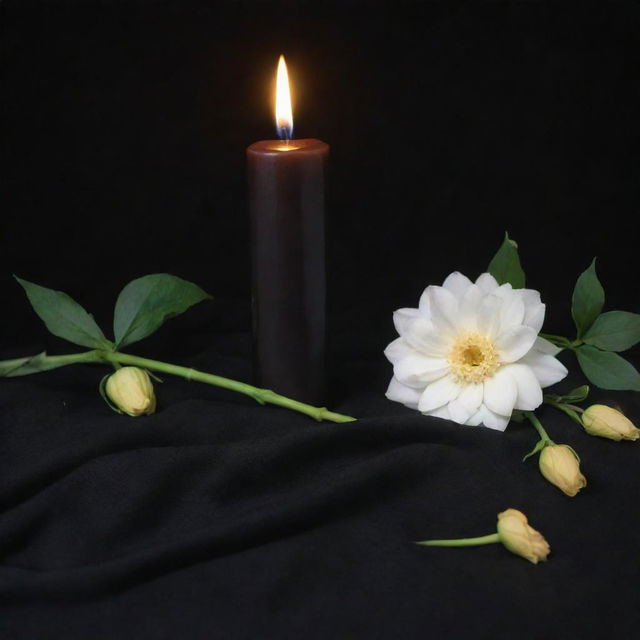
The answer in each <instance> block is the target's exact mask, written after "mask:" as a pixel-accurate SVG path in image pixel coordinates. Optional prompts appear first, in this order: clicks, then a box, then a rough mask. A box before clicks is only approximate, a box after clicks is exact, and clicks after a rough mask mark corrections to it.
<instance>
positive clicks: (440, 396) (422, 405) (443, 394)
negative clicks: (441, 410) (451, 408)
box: [418, 375, 461, 413]
mask: <svg viewBox="0 0 640 640" xmlns="http://www.w3.org/2000/svg"><path fill="white" fill-rule="evenodd" d="M460 391H461V389H460V385H459V384H458V383H457V382H456V381H455V379H454V377H453V376H451V375H447V376H444V377H443V378H440V379H439V380H436V381H435V382H432V383H431V384H429V385H428V386H427V388H426V389H425V390H424V392H423V393H422V395H421V396H420V400H419V402H418V409H419V410H420V411H422V412H423V413H424V412H426V411H433V409H437V408H438V407H441V406H442V405H444V404H448V403H449V402H451V400H455V399H456V398H457V397H458V394H459V393H460Z"/></svg>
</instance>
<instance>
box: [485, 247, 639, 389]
mask: <svg viewBox="0 0 640 640" xmlns="http://www.w3.org/2000/svg"><path fill="white" fill-rule="evenodd" d="M488 270H489V273H491V275H492V276H493V277H494V278H495V279H496V280H497V281H498V283H499V284H504V283H506V282H508V283H510V284H511V285H512V286H513V287H514V288H516V289H520V288H523V287H524V286H525V274H524V270H523V268H522V265H521V264H520V257H519V255H518V245H517V244H516V243H515V242H514V241H513V240H512V239H511V238H509V235H508V234H506V235H505V239H504V241H503V243H502V245H501V246H500V248H499V249H498V252H497V253H496V255H495V256H494V258H493V259H492V260H491V262H490V263H489V269H488ZM604 302H605V293H604V288H603V287H602V284H601V283H600V280H599V279H598V275H597V273H596V259H595V258H594V259H593V261H592V262H591V264H590V265H589V267H588V268H587V269H586V270H585V271H584V272H583V273H582V274H580V277H579V278H578V280H577V282H576V284H575V287H574V289H573V295H572V299H571V315H572V316H573V321H574V324H575V326H576V337H575V338H573V339H571V338H568V337H564V336H559V335H554V334H547V333H541V334H540V335H541V336H542V337H543V338H546V339H547V340H549V341H550V342H552V343H553V344H555V345H556V346H558V347H560V348H561V349H569V350H571V351H573V352H574V353H575V354H576V357H577V359H578V363H579V365H580V368H581V369H582V371H583V373H584V375H585V376H586V377H587V379H588V380H589V381H590V382H591V383H592V384H594V385H595V386H597V387H600V388H601V389H609V390H615V391H640V373H638V370H637V369H636V368H635V367H634V366H633V365H632V364H631V363H630V362H629V361H628V360H626V359H625V358H623V357H622V356H620V355H618V354H619V352H621V351H627V350H628V349H630V348H631V347H633V346H634V345H636V344H637V343H638V342H640V314H637V313H632V312H630V311H606V312H603V311H602V310H603V308H604Z"/></svg>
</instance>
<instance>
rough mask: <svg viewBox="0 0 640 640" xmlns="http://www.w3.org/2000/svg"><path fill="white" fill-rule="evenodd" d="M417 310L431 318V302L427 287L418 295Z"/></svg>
mask: <svg viewBox="0 0 640 640" xmlns="http://www.w3.org/2000/svg"><path fill="white" fill-rule="evenodd" d="M418 310H419V311H420V315H422V316H424V317H425V318H427V319H431V303H430V302H429V287H427V288H426V289H425V290H424V291H423V292H422V295H421V296H420V301H419V302H418Z"/></svg>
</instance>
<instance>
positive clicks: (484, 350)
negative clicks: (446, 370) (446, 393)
mask: <svg viewBox="0 0 640 640" xmlns="http://www.w3.org/2000/svg"><path fill="white" fill-rule="evenodd" d="M447 359H448V361H449V364H450V365H451V369H452V370H453V374H454V375H455V377H456V378H457V380H458V382H462V383H466V384H475V383H478V382H483V381H484V380H486V379H487V378H490V377H491V376H492V375H493V374H494V373H495V372H496V371H497V370H498V369H499V368H500V364H501V362H500V360H499V358H498V353H497V352H496V349H495V347H494V346H493V344H492V343H491V341H490V340H489V339H488V338H486V337H485V336H482V335H480V334H479V333H465V334H463V335H461V336H459V337H458V338H457V339H456V340H455V342H454V343H453V347H451V351H449V355H448V356H447Z"/></svg>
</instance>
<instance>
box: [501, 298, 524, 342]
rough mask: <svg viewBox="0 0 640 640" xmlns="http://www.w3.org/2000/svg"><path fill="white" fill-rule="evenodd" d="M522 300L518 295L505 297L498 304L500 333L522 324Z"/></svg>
mask: <svg viewBox="0 0 640 640" xmlns="http://www.w3.org/2000/svg"><path fill="white" fill-rule="evenodd" d="M523 320H524V302H523V301H522V298H520V296H518V295H511V296H508V297H506V298H505V299H504V300H503V302H502V305H501V306H500V333H504V332H506V331H508V330H510V329H513V328H514V327H519V326H520V325H522V321H523Z"/></svg>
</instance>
